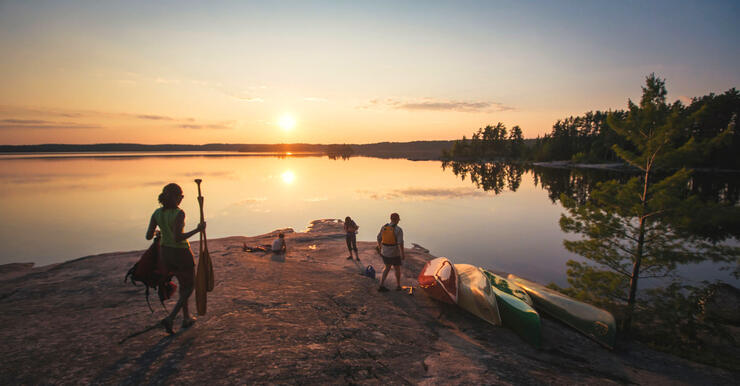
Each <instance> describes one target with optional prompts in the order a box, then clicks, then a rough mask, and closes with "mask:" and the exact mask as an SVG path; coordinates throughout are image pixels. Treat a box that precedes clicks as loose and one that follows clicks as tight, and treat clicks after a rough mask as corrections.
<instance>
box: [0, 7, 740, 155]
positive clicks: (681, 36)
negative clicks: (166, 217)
mask: <svg viewBox="0 0 740 386" xmlns="http://www.w3.org/2000/svg"><path fill="white" fill-rule="evenodd" d="M738 16H740V2H735V1H704V2H700V1H691V2H685V1H649V2H645V1H558V2H553V1H542V2H539V1H481V2H478V1H454V2H453V1H440V2H438V1H372V2H360V1H331V2H329V1H294V2H293V1H261V2H248V1H234V2H225V1H207V2H206V1H203V2H188V1H156V2H151V1H141V2H139V1H125V2H124V1H118V2H108V1H7V0H0V52H2V53H3V54H2V60H0V144H39V143H107V142H135V143H146V144H159V143H183V144H203V143H298V142H302V143H372V142H381V141H412V140H443V139H444V140H448V139H458V138H461V137H462V136H463V135H466V136H468V137H469V136H470V134H471V133H472V132H473V131H475V130H477V129H478V128H479V127H483V126H485V125H488V124H495V123H496V122H503V123H504V124H505V125H506V126H507V127H509V128H510V127H512V126H514V125H519V126H520V127H521V128H522V131H523V133H524V136H525V138H534V137H536V136H538V135H543V134H545V133H547V132H549V131H550V129H551V128H552V125H553V123H555V121H556V120H557V119H560V118H565V117H568V116H571V115H578V114H582V113H584V112H587V111H590V110H597V109H598V110H608V109H620V108H624V107H625V106H626V103H627V99H628V98H632V99H639V96H640V93H641V90H640V87H641V86H642V84H643V82H644V79H645V77H646V76H647V75H649V74H650V73H653V72H654V73H656V74H657V75H658V76H660V77H662V78H665V79H666V83H667V88H668V97H669V99H671V100H676V99H679V100H683V101H688V100H689V98H690V97H694V96H701V95H705V94H708V93H710V92H714V93H722V92H724V91H726V90H728V89H730V88H732V87H736V88H737V87H740V66H738V63H740V23H737V19H738Z"/></svg>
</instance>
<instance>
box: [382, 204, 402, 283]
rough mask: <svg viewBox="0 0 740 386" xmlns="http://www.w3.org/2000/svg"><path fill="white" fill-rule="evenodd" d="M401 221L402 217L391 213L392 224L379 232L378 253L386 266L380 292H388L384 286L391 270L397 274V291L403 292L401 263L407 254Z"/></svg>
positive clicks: (386, 225) (383, 227)
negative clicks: (399, 223)
mask: <svg viewBox="0 0 740 386" xmlns="http://www.w3.org/2000/svg"><path fill="white" fill-rule="evenodd" d="M399 221H401V216H399V215H398V213H391V222H389V223H388V224H385V225H383V226H382V227H381V228H380V232H378V237H377V239H378V251H380V256H381V257H382V258H383V264H385V268H384V269H383V276H382V278H381V279H380V287H378V292H386V291H388V288H386V287H385V285H384V284H385V279H386V277H387V276H388V272H389V271H390V270H391V268H393V269H394V270H395V272H396V291H400V290H401V262H402V261H403V260H405V259H406V253H405V252H404V250H403V230H402V229H401V227H400V226H398V222H399Z"/></svg>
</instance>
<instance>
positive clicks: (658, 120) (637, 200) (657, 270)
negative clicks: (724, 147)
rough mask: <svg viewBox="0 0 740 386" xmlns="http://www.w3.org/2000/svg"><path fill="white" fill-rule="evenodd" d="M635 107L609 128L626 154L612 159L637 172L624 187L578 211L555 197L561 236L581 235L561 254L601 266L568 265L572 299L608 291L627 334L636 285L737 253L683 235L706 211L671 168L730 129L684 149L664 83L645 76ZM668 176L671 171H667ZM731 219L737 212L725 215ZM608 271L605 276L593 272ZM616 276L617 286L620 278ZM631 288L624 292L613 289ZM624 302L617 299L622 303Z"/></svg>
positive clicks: (607, 189) (596, 195) (602, 192)
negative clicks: (596, 289)
mask: <svg viewBox="0 0 740 386" xmlns="http://www.w3.org/2000/svg"><path fill="white" fill-rule="evenodd" d="M642 91H643V95H642V98H641V100H640V103H639V104H634V103H633V102H632V101H629V102H628V111H627V112H626V114H624V115H618V114H610V115H609V117H608V119H607V122H608V124H609V127H610V128H611V129H612V130H614V131H615V132H616V133H617V134H618V135H620V136H621V137H623V138H625V139H626V140H627V141H628V142H629V144H630V145H631V148H630V149H629V150H628V149H627V148H625V147H622V146H619V145H614V146H613V150H614V152H615V153H616V154H617V155H618V156H619V157H620V158H621V159H623V160H624V161H626V162H627V163H629V164H630V165H632V166H634V167H636V168H637V169H639V170H640V171H641V174H640V176H638V177H634V178H631V179H630V180H629V181H627V183H624V184H621V183H619V182H617V181H608V182H605V183H602V184H600V185H598V186H597V188H596V189H595V190H594V191H593V192H592V194H591V197H590V198H589V200H588V201H587V202H586V203H585V204H583V205H578V203H576V202H575V201H574V200H573V199H572V198H570V197H567V196H565V195H563V196H561V201H562V203H563V206H564V207H565V208H566V209H567V211H568V213H567V214H564V215H563V216H561V219H560V226H561V228H562V229H563V231H565V232H573V233H579V234H582V235H583V236H584V237H583V239H581V240H574V241H571V240H566V241H564V245H565V247H566V249H568V250H569V251H571V252H574V253H577V254H579V255H581V256H583V257H585V258H587V259H589V260H591V261H593V262H595V263H597V264H598V265H599V267H592V266H589V265H588V264H584V263H579V262H575V261H570V262H568V265H569V267H570V269H569V271H568V274H569V282H570V283H571V285H572V286H573V288H571V289H570V293H571V294H575V292H576V291H577V289H578V288H583V287H588V285H589V282H591V284H593V281H594V280H600V281H601V284H602V285H603V284H604V283H611V284H612V286H611V287H610V288H609V291H610V293H611V294H610V295H605V297H611V298H612V300H613V299H615V298H619V297H620V296H625V295H626V299H624V300H626V303H627V307H626V310H625V316H624V321H623V328H624V329H625V330H626V331H629V329H630V326H631V322H632V314H633V310H634V306H635V300H636V296H637V288H638V281H639V279H640V278H648V277H661V276H666V275H668V274H670V273H671V272H672V271H673V270H674V269H675V268H676V266H677V265H678V264H685V263H697V262H701V261H704V260H707V259H711V260H714V261H726V262H731V261H733V262H734V261H737V257H738V256H740V248H736V247H730V246H727V245H723V244H721V243H718V242H717V241H721V240H720V239H721V238H722V237H716V238H715V239H714V240H711V241H707V240H705V239H702V238H699V237H697V236H696V235H693V234H691V233H690V232H688V229H689V228H690V224H691V222H692V220H691V219H692V218H693V217H695V216H697V213H702V212H703V211H709V210H711V209H712V208H711V205H709V204H703V203H702V202H701V201H700V200H699V199H698V198H697V196H692V195H688V193H687V192H688V182H689V180H690V174H691V173H690V172H689V171H688V170H686V169H684V168H682V169H680V170H677V171H675V172H673V173H672V174H671V173H670V170H675V167H677V166H684V165H686V164H687V163H690V162H691V160H692V159H694V157H695V156H697V155H700V154H702V152H703V151H704V150H705V149H707V148H710V147H711V146H712V145H715V144H718V143H721V142H722V141H724V140H725V139H726V138H728V137H730V136H731V135H732V132H733V129H734V127H733V126H732V125H731V126H729V127H727V128H726V129H725V130H724V131H722V132H721V133H719V134H718V135H716V136H714V137H711V138H706V139H704V140H701V141H697V140H696V139H694V138H690V139H689V140H686V141H682V140H681V136H682V135H683V133H684V132H685V131H684V129H683V128H684V126H683V122H684V120H683V116H682V106H681V104H680V103H679V102H676V103H674V104H668V103H666V100H665V97H666V89H665V82H664V80H662V79H660V78H658V77H656V76H655V74H651V75H650V76H648V77H647V79H646V84H645V87H643V88H642ZM672 168H673V169H672ZM726 209H729V210H734V211H737V208H734V207H732V208H726ZM604 267H605V268H608V271H604V270H603V269H599V268H604ZM620 276H621V278H620ZM627 281H629V288H628V289H626V290H625V288H619V287H620V286H622V285H624V284H625V283H626V282H627ZM620 294H622V295H620Z"/></svg>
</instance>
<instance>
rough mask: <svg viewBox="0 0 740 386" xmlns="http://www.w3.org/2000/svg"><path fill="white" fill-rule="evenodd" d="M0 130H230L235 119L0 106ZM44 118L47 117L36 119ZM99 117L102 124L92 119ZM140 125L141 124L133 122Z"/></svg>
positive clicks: (97, 119) (96, 119)
mask: <svg viewBox="0 0 740 386" xmlns="http://www.w3.org/2000/svg"><path fill="white" fill-rule="evenodd" d="M0 118H3V119H0V129H16V128H25V129H96V128H103V127H106V126H110V127H115V126H117V125H126V126H129V127H130V126H131V125H132V123H133V122H132V121H134V120H141V121H150V122H151V123H157V122H160V124H161V125H164V126H163V128H164V127H170V128H171V127H176V128H180V129H232V128H234V125H235V124H236V122H235V121H227V122H213V121H210V122H209V121H200V120H196V119H194V118H191V117H172V116H167V115H159V114H150V113H119V112H106V111H94V110H79V111H66V110H58V109H53V108H52V109H44V108H38V107H16V106H0ZM38 118H48V119H38ZM64 118H79V119H83V120H88V121H92V122H91V123H78V122H66V121H64ZM99 120H102V121H104V122H106V123H107V124H108V125H106V126H104V125H102V124H99V123H97V122H95V121H99ZM135 124H138V125H141V124H142V123H135Z"/></svg>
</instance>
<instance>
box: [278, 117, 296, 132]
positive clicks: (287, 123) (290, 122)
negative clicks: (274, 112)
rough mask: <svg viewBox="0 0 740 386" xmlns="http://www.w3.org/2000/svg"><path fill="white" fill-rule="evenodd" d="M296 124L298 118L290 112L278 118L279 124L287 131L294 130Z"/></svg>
mask: <svg viewBox="0 0 740 386" xmlns="http://www.w3.org/2000/svg"><path fill="white" fill-rule="evenodd" d="M295 125H296V120H295V118H293V116H292V115H290V114H283V116H282V117H280V119H278V126H280V128H282V129H283V130H285V131H290V130H293V128H295Z"/></svg>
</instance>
